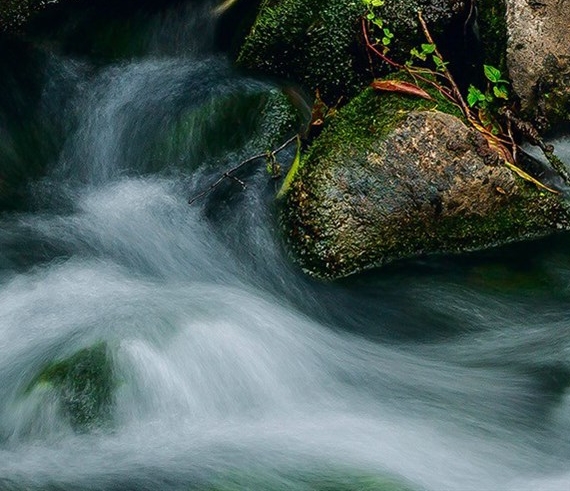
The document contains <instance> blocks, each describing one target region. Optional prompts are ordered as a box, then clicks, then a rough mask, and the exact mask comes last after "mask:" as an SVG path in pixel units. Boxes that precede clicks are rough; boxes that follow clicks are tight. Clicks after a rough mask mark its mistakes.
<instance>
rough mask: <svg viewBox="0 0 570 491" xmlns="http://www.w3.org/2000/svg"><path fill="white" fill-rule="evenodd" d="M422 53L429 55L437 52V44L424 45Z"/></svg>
mask: <svg viewBox="0 0 570 491" xmlns="http://www.w3.org/2000/svg"><path fill="white" fill-rule="evenodd" d="M422 51H423V52H424V53H426V54H428V55H430V54H432V53H433V52H434V51H435V44H422Z"/></svg>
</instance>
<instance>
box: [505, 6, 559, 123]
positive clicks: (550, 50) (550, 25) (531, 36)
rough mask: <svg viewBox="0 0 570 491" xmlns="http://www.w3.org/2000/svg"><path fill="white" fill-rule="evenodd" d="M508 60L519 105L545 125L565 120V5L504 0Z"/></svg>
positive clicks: (536, 120)
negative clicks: (519, 101) (505, 6)
mask: <svg viewBox="0 0 570 491" xmlns="http://www.w3.org/2000/svg"><path fill="white" fill-rule="evenodd" d="M506 3H507V29H508V46H507V62H508V66H509V72H510V76H511V78H512V81H513V88H514V89H515V91H516V93H517V94H518V96H519V97H520V98H521V105H522V109H523V110H524V111H526V112H527V113H529V115H530V116H531V117H532V118H533V119H534V120H535V122H537V123H538V124H539V126H541V127H542V129H549V128H550V127H551V126H553V125H556V124H559V123H561V122H566V123H568V122H570V29H569V28H568V12H569V10H568V9H569V5H568V3H567V2H565V1H560V0H542V1H540V2H529V1H528V0H506Z"/></svg>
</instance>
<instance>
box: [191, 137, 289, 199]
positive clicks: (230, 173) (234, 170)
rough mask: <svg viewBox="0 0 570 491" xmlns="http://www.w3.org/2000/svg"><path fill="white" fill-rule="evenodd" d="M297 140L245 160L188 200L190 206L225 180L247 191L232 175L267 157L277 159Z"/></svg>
mask: <svg viewBox="0 0 570 491" xmlns="http://www.w3.org/2000/svg"><path fill="white" fill-rule="evenodd" d="M296 139H297V135H295V136H292V137H291V138H289V139H288V140H287V141H286V142H285V143H283V144H282V145H280V146H279V147H277V148H276V149H275V150H272V151H271V152H269V153H267V152H264V153H258V154H257V155H253V156H252V157H249V158H247V159H245V160H243V161H242V162H240V163H239V164H238V165H236V166H235V167H232V168H231V169H230V170H227V171H226V172H224V173H223V174H222V175H221V176H220V177H219V178H218V179H217V180H216V181H215V182H213V183H212V184H210V186H209V187H208V188H206V189H205V190H204V191H202V192H201V193H200V194H197V195H196V196H194V197H193V198H190V199H189V200H188V204H189V205H191V204H192V203H194V202H195V201H197V200H198V199H200V198H202V197H203V196H206V195H207V194H208V193H210V192H211V191H212V190H214V189H215V188H217V187H218V186H219V185H220V184H221V183H222V181H223V180H224V179H232V180H234V181H236V182H238V183H239V184H241V186H242V187H243V188H244V189H245V188H246V185H245V183H244V182H243V181H241V180H240V179H238V178H237V177H235V176H232V174H233V173H234V172H237V171H238V170H240V169H241V168H242V167H244V166H246V165H247V164H249V163H251V162H254V161H255V160H257V159H261V158H264V157H265V158H267V157H275V155H276V154H278V153H279V152H281V151H282V150H284V149H285V148H286V147H287V146H288V145H290V144H291V143H293V142H294V141H295V140H296Z"/></svg>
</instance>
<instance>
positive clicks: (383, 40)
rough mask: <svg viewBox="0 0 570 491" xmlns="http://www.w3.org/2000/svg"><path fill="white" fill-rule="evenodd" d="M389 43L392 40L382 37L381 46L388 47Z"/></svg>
mask: <svg viewBox="0 0 570 491" xmlns="http://www.w3.org/2000/svg"><path fill="white" fill-rule="evenodd" d="M391 42H392V40H391V39H390V38H389V37H386V36H384V37H383V38H382V44H383V45H384V46H388V45H389V44H390V43H391Z"/></svg>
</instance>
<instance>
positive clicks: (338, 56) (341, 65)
mask: <svg viewBox="0 0 570 491" xmlns="http://www.w3.org/2000/svg"><path fill="white" fill-rule="evenodd" d="M460 5H461V6H463V2H458V1H455V0H453V1H451V2H450V1H449V0H394V1H390V2H386V5H385V6H384V7H383V8H382V13H381V15H382V18H384V19H385V20H386V23H387V25H388V26H389V27H390V29H391V30H392V31H393V32H394V33H395V38H394V41H395V43H394V45H395V48H394V49H395V52H396V54H397V53H398V51H399V52H400V54H402V53H405V56H406V57H407V56H408V51H409V49H410V47H412V46H414V45H416V44H418V43H419V42H421V41H422V40H423V36H422V34H421V32H420V30H419V29H418V26H419V23H418V17H417V12H418V10H421V11H422V12H423V15H424V17H425V19H426V21H427V22H428V23H429V24H430V25H432V26H436V27H435V29H434V30H435V32H436V33H440V34H441V33H443V32H445V29H446V27H447V26H448V25H449V23H450V22H451V21H452V19H454V18H456V17H457V16H458V15H459V14H460V10H461V9H460V7H459V6H460ZM364 12H365V6H364V4H363V2H362V1H361V0H348V1H347V0H281V1H277V0H264V1H263V2H262V4H261V8H260V11H259V15H258V16H257V19H256V21H255V23H254V25H253V27H252V29H251V32H250V34H249V36H248V37H247V39H246V41H245V43H244V45H243V47H242V50H241V53H240V55H239V58H238V63H239V64H240V65H242V66H244V67H247V68H249V69H254V70H258V71H260V72H263V73H267V74H270V75H275V76H279V77H284V78H287V79H291V80H294V81H296V82H298V83H301V84H302V85H304V86H305V87H306V88H307V89H309V90H311V91H315V90H316V89H317V88H318V89H319V90H320V92H321V95H322V97H323V99H324V100H325V102H326V103H327V104H335V103H336V102H337V101H338V99H339V98H340V97H342V96H351V95H353V94H355V93H357V92H358V91H359V90H360V89H361V88H362V87H363V85H364V84H365V83H366V82H367V81H368V80H369V79H370V78H371V73H370V63H369V59H368V57H367V55H366V50H365V48H364V46H363V41H362V36H361V22H360V19H361V16H362V15H363V14H364Z"/></svg>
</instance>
